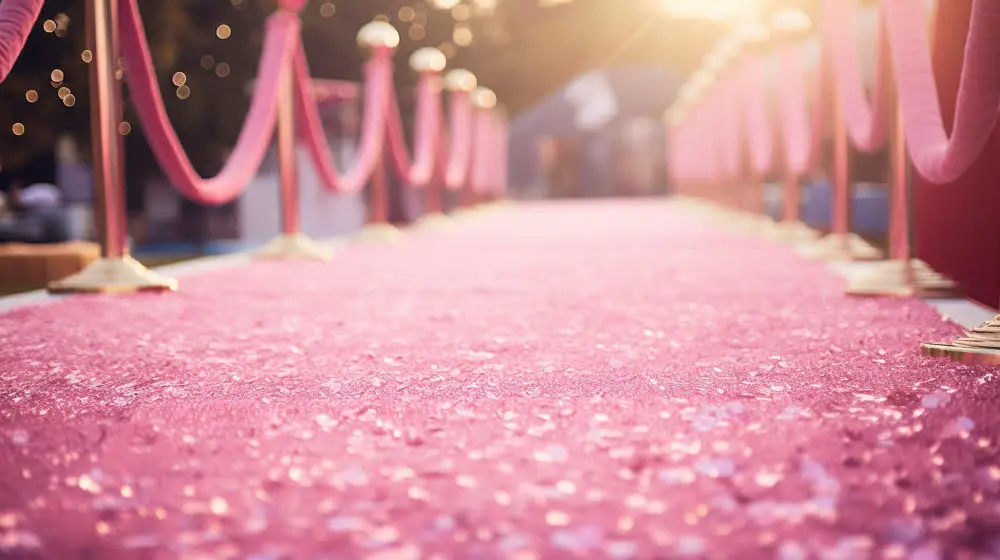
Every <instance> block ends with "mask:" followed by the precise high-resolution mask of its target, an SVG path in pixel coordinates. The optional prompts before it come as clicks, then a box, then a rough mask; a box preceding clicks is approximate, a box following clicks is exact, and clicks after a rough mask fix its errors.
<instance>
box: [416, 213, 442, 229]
mask: <svg viewBox="0 0 1000 560" xmlns="http://www.w3.org/2000/svg"><path fill="white" fill-rule="evenodd" d="M450 224H451V218H449V217H448V215H447V214H443V213H441V212H433V213H430V214H424V215H423V216H421V217H420V218H418V219H417V221H416V222H414V223H413V227H415V228H418V229H424V228H427V229H438V228H444V227H447V226H449V225H450Z"/></svg>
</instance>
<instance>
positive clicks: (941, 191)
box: [913, 0, 1000, 308]
mask: <svg viewBox="0 0 1000 560" xmlns="http://www.w3.org/2000/svg"><path fill="white" fill-rule="evenodd" d="M971 7H972V0H938V13H937V18H936V21H935V28H934V37H935V52H934V69H935V72H936V75H937V85H938V92H939V95H940V96H941V105H942V111H943V113H944V120H945V122H946V123H950V122H951V121H952V119H953V117H954V114H955V98H956V94H957V90H958V83H959V78H960V76H961V68H962V59H963V54H964V48H965V38H966V36H967V34H968V28H969V16H970V13H971ZM914 189H915V192H914V196H913V208H914V232H913V233H914V241H915V243H916V252H917V256H919V257H920V258H921V259H923V260H925V261H927V262H928V263H930V264H931V265H932V266H934V267H935V268H936V269H937V270H938V271H940V272H943V273H945V274H948V275H949V276H951V277H952V278H954V279H955V280H957V281H958V282H959V283H961V285H962V287H963V289H964V290H965V293H966V295H967V296H968V297H970V298H971V299H975V300H977V301H979V302H981V303H984V304H986V305H988V306H989V307H992V308H996V307H997V305H998V303H1000V126H998V127H997V130H994V133H993V139H992V140H991V141H990V143H989V144H988V145H987V147H986V150H985V152H984V153H983V155H981V156H980V157H979V160H978V161H977V162H976V164H975V165H974V166H973V167H972V169H970V170H969V172H968V173H966V174H965V176H964V177H962V178H961V179H959V180H958V181H956V182H955V183H953V184H950V185H934V184H930V183H928V182H927V181H924V180H923V179H922V178H920V177H915V178H914Z"/></svg>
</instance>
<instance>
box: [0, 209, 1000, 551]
mask: <svg viewBox="0 0 1000 560" xmlns="http://www.w3.org/2000/svg"><path fill="white" fill-rule="evenodd" d="M842 287H843V280H842V279H841V278H839V277H838V276H836V275H834V274H833V273H831V272H829V271H828V270H827V268H826V267H825V266H824V265H823V264H820V263H815V262H809V261H806V260H803V259H801V258H799V257H797V256H795V255H794V254H793V253H792V252H791V251H790V250H789V249H788V248H787V247H784V246H780V245H777V244H770V243H767V242H764V241H761V240H758V239H753V238H749V237H738V236H735V235H732V234H729V233H725V232H722V231H720V230H717V229H713V228H712V227H711V226H709V225H706V224H701V223H699V222H698V221H697V220H696V219H695V218H694V217H692V215H690V214H686V213H684V212H683V211H681V209H680V208H678V207H676V206H675V205H673V204H672V203H666V202H649V201H644V202H638V201H635V202H613V203H577V204H563V205H560V204H538V205H529V206H524V207H515V208H512V209H509V210H505V211H502V212H496V213H492V214H488V215H484V216H482V217H479V218H476V219H475V220H472V219H470V220H467V221H463V222H462V223H460V224H459V225H456V226H455V227H454V228H452V229H447V230H440V231H425V232H414V233H412V234H410V235H409V237H408V240H407V241H406V242H405V243H402V244H399V245H398V246H376V245H367V246H364V245H352V246H349V247H347V248H345V249H344V250H342V251H341V252H340V253H339V254H338V256H337V258H336V259H335V260H334V261H333V262H331V263H327V264H318V263H300V264H287V263H285V264H266V263H257V264H253V265H249V266H245V267H240V268H232V269H226V270H219V271H211V272H206V273H202V274H200V275H197V276H194V277H190V278H185V279H183V282H182V290H183V291H182V292H180V293H178V294H172V295H165V296H137V297H128V298H117V299H116V298H78V299H72V300H67V301H61V302H56V303H53V304H50V305H45V306H39V307H32V308H23V309H18V310H15V311H12V312H10V313H8V314H6V315H0V340H3V341H4V342H3V345H2V346H0V553H2V554H8V553H12V552H14V551H15V550H19V551H20V552H22V553H34V554H39V555H43V556H45V557H51V558H81V557H88V558H151V557H157V558H160V557H183V558H206V557H212V558H217V557H220V558H221V557H225V558H230V557H239V558H255V559H264V558H331V559H332V558H378V559H383V560H385V559H416V558H517V559H530V558H565V557H569V556H571V555H576V556H577V557H581V556H589V557H608V558H632V557H636V558H651V557H658V558H676V557H695V558H698V557H706V558H736V559H749V558H781V559H784V560H792V559H799V558H802V559H804V558H823V559H834V558H844V559H854V558H868V557H878V558H920V559H930V558H945V557H949V558H951V557H956V556H954V555H955V554H957V553H958V551H960V550H975V551H978V552H980V553H987V554H992V555H994V557H995V556H1000V508H998V506H1000V496H998V494H1000V465H998V464H997V454H998V450H1000V441H998V437H1000V414H998V411H1000V404H998V403H1000V385H998V381H997V380H995V379H994V378H993V375H992V372H991V371H989V370H986V369H974V368H969V367H966V366H961V365H955V364H952V363H949V362H943V361H930V360H927V359H924V358H921V357H920V355H919V349H918V345H919V342H921V341H924V340H930V339H945V340H946V339H949V338H950V337H951V336H952V335H954V334H956V333H957V332H958V330H959V329H958V328H957V327H955V326H954V325H951V324H949V323H946V322H943V321H942V320H941V319H940V317H939V315H938V314H937V313H936V312H935V311H934V310H932V309H931V308H930V307H929V306H927V305H926V304H924V303H922V302H919V301H887V300H855V299H849V298H847V297H845V296H843V295H842ZM154 548H159V549H160V550H161V551H162V552H160V555H159V556H157V555H155V554H154V553H153V549H154ZM250 552H256V553H258V554H257V555H256V556H250V555H249V553H250ZM435 555H436V556H435Z"/></svg>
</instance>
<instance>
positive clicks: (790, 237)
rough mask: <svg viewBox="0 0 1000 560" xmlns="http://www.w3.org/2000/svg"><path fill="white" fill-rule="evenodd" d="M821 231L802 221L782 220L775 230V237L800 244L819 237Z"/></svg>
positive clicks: (785, 241)
mask: <svg viewBox="0 0 1000 560" xmlns="http://www.w3.org/2000/svg"><path fill="white" fill-rule="evenodd" d="M819 237H820V233H819V232H818V231H816V230H814V229H813V228H811V227H809V226H807V225H805V224H804V223H802V222H780V223H778V224H777V227H776V228H775V230H774V239H776V240H778V241H781V242H784V243H790V244H793V245H798V244H802V243H811V242H813V241H816V240H817V239H819Z"/></svg>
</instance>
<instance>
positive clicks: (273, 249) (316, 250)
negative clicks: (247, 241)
mask: <svg viewBox="0 0 1000 560" xmlns="http://www.w3.org/2000/svg"><path fill="white" fill-rule="evenodd" d="M253 257H254V258H255V259H260V260H270V261H327V260H330V258H332V257H333V251H331V250H329V249H327V248H326V247H323V246H322V245H320V244H319V243H317V242H315V241H313V240H312V239H310V238H309V237H307V236H306V235H304V234H301V233H282V234H279V235H278V236H277V237H275V238H274V239H272V240H271V241H268V242H267V244H266V245H264V246H263V247H261V248H260V249H258V250H257V252H256V253H254V255H253Z"/></svg>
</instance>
